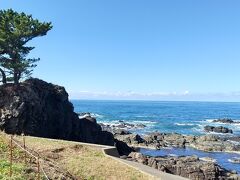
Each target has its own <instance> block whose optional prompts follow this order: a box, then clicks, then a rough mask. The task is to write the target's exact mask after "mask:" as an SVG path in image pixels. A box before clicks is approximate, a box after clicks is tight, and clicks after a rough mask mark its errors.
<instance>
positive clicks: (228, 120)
mask: <svg viewBox="0 0 240 180" xmlns="http://www.w3.org/2000/svg"><path fill="white" fill-rule="evenodd" d="M213 122H215V123H225V124H235V123H236V124H237V123H240V122H236V121H233V120H232V119H228V118H223V119H215V120H213Z"/></svg>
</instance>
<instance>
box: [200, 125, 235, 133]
mask: <svg viewBox="0 0 240 180" xmlns="http://www.w3.org/2000/svg"><path fill="white" fill-rule="evenodd" d="M204 130H205V131H206V132H216V133H231V134H232V133H233V131H232V129H229V128H226V127H223V126H217V127H214V126H205V127H204Z"/></svg>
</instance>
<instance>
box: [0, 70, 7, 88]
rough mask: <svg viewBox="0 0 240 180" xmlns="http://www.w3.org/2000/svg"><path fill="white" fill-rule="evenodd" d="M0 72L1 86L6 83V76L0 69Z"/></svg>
mask: <svg viewBox="0 0 240 180" xmlns="http://www.w3.org/2000/svg"><path fill="white" fill-rule="evenodd" d="M0 72H1V74H2V83H3V84H6V83H7V77H6V74H5V72H4V71H3V70H2V69H1V68H0Z"/></svg>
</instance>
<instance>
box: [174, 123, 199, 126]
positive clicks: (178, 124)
mask: <svg viewBox="0 0 240 180" xmlns="http://www.w3.org/2000/svg"><path fill="white" fill-rule="evenodd" d="M174 125H177V126H195V125H197V124H193V123H174Z"/></svg>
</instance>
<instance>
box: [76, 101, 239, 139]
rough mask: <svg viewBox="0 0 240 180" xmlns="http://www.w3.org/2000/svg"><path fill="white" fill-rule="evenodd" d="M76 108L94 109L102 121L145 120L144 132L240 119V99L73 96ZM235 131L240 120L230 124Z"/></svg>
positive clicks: (188, 129)
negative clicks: (209, 99)
mask: <svg viewBox="0 0 240 180" xmlns="http://www.w3.org/2000/svg"><path fill="white" fill-rule="evenodd" d="M72 102H73V104H74V108H75V112H91V113H92V114H93V115H94V116H95V117H96V118H97V121H98V122H110V123H114V122H117V121H119V120H124V121H126V122H130V123H143V124H145V125H147V127H146V128H144V129H140V130H137V132H138V133H140V134H144V133H148V132H153V131H156V130H158V131H161V132H177V133H181V134H195V135H198V134H205V132H204V131H203V127H204V126H205V125H214V126H218V125H221V124H217V123H212V122H211V120H212V119H216V118H225V117H226V118H232V119H233V120H240V103H219V102H157V101H86V100H84V101H83V100H81V101H78V100H73V101H72ZM224 126H226V127H229V128H231V129H232V130H233V132H234V133H233V134H234V135H240V124H234V125H227V124H224Z"/></svg>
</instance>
